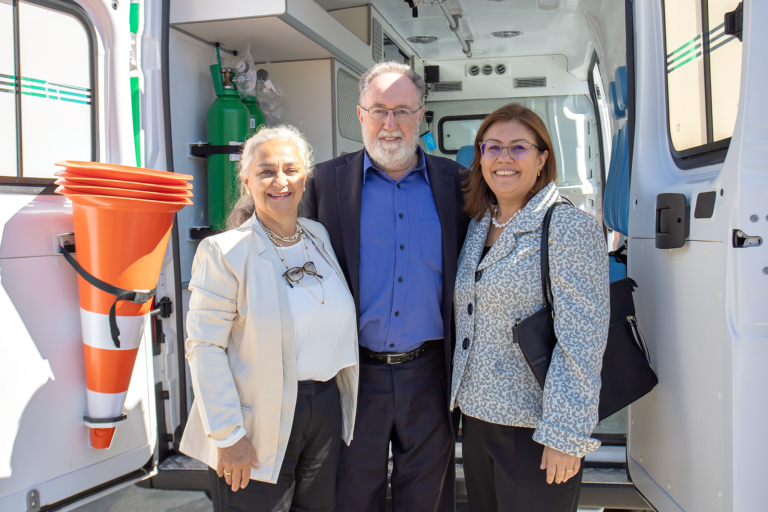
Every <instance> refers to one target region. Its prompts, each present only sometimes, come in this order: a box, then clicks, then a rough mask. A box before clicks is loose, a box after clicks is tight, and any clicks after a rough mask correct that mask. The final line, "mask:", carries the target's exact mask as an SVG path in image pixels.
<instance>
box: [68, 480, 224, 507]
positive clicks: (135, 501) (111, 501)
mask: <svg viewBox="0 0 768 512" xmlns="http://www.w3.org/2000/svg"><path fill="white" fill-rule="evenodd" d="M76 510H77V512H136V511H141V512H213V505H211V500H209V499H208V497H207V496H206V495H205V494H203V493H202V492H191V491H158V490H155V489H142V488H141V487H136V486H135V485H129V486H128V487H126V488H124V489H120V490H119V491H117V492H114V493H112V494H110V495H108V496H105V497H103V498H101V499H99V500H96V501H92V502H91V503H88V504H87V505H83V506H82V507H79V508H77V509H76Z"/></svg>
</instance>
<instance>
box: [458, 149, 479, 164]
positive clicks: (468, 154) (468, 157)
mask: <svg viewBox="0 0 768 512" xmlns="http://www.w3.org/2000/svg"><path fill="white" fill-rule="evenodd" d="M474 157H475V146H462V147H461V148H459V152H458V153H456V162H458V163H459V164H461V165H463V166H464V167H465V168H466V169H469V166H470V165H472V159H473V158H474Z"/></svg>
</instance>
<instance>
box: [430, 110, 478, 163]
mask: <svg viewBox="0 0 768 512" xmlns="http://www.w3.org/2000/svg"><path fill="white" fill-rule="evenodd" d="M485 117H486V115H476V116H453V117H444V118H442V119H441V120H440V123H438V126H437V131H438V139H439V142H440V151H441V152H443V153H445V154H449V155H450V154H456V153H458V151H459V149H460V148H461V147H462V146H472V145H473V144H474V143H475V137H476V136H477V131H478V130H479V129H480V125H481V124H483V120H484V119H485Z"/></svg>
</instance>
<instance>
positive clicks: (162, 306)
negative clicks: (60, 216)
mask: <svg viewBox="0 0 768 512" xmlns="http://www.w3.org/2000/svg"><path fill="white" fill-rule="evenodd" d="M155 306H156V307H155V309H153V310H152V311H150V312H149V314H150V315H152V316H157V315H160V317H162V318H169V317H170V316H171V313H173V302H171V299H170V297H163V298H162V299H160V300H159V301H157V303H156V304H155Z"/></svg>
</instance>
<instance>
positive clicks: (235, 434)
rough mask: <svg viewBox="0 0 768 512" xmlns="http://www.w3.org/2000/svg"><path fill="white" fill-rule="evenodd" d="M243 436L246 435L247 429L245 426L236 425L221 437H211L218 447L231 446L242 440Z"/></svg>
mask: <svg viewBox="0 0 768 512" xmlns="http://www.w3.org/2000/svg"><path fill="white" fill-rule="evenodd" d="M243 436H245V429H244V428H243V427H235V430H233V431H232V432H230V433H229V434H227V435H226V436H224V437H222V438H221V439H214V438H212V437H211V441H213V445H214V446H216V447H217V448H229V447H230V446H232V445H233V444H235V443H236V442H238V441H239V440H241V439H242V438H243Z"/></svg>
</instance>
